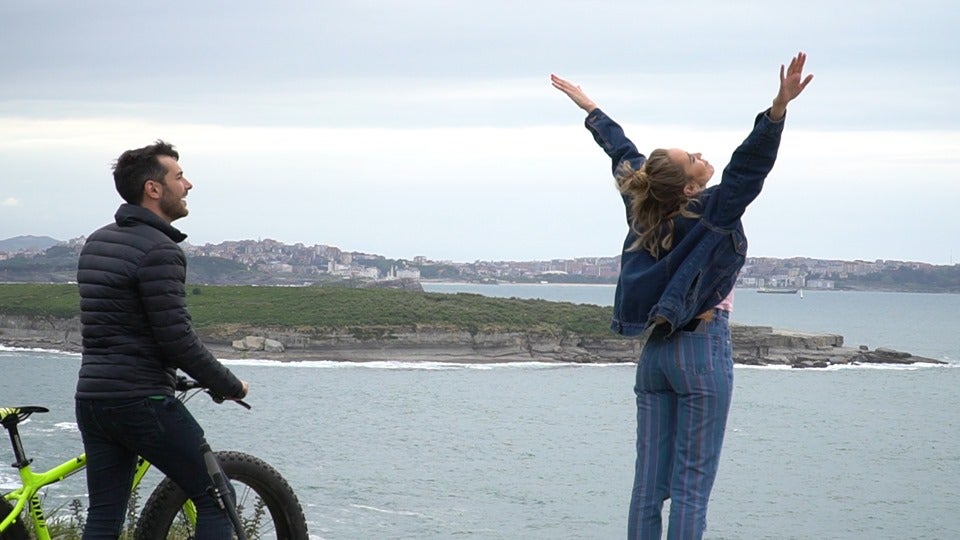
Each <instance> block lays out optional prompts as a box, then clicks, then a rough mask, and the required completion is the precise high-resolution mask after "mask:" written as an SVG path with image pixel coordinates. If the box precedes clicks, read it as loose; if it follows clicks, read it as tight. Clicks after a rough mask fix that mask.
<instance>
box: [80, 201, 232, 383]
mask: <svg viewBox="0 0 960 540" xmlns="http://www.w3.org/2000/svg"><path fill="white" fill-rule="evenodd" d="M115 218H116V223H112V224H110V225H107V226H105V227H103V228H101V229H99V230H97V231H96V232H94V233H93V234H92V235H90V238H88V239H87V242H86V244H84V246H83V250H82V251H81V252H80V262H79V265H78V270H77V282H78V283H79V284H80V322H81V323H82V325H83V362H82V364H81V366H80V377H79V381H78V382H77V393H76V397H77V399H117V398H131V397H145V396H153V395H173V393H174V381H175V374H176V370H177V368H180V369H182V370H183V371H184V372H186V374H187V375H189V376H191V377H193V378H194V379H196V380H198V381H199V382H200V383H202V384H203V385H204V386H207V387H208V388H210V389H211V390H212V391H213V392H215V393H217V394H220V395H222V396H225V397H237V396H239V395H240V393H241V392H242V391H243V390H242V384H241V382H240V380H239V379H237V377H236V376H234V375H233V374H232V373H231V372H230V370H229V369H227V368H226V367H224V366H223V364H221V363H220V362H219V361H217V359H216V358H214V356H213V355H212V354H211V353H210V351H208V350H207V348H206V347H204V346H203V343H202V342H201V341H200V339H199V338H198V337H197V334H196V333H195V332H194V331H193V325H192V323H191V319H190V314H189V313H188V312H187V303H186V294H185V291H184V282H185V280H186V274H187V261H186V258H185V257H184V255H183V251H182V250H181V249H180V246H178V245H177V243H178V242H181V241H183V240H184V239H185V238H186V235H185V234H183V233H182V232H180V231H179V230H177V229H175V228H174V227H172V226H170V225H169V224H168V223H166V222H164V221H163V220H162V219H160V217H159V216H157V215H156V214H154V213H153V212H151V211H150V210H147V209H146V208H142V207H140V206H136V205H132V204H124V205H121V206H120V208H119V209H118V210H117V213H116V216H115Z"/></svg>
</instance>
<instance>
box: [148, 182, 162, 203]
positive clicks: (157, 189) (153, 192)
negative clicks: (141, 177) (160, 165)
mask: <svg viewBox="0 0 960 540" xmlns="http://www.w3.org/2000/svg"><path fill="white" fill-rule="evenodd" d="M162 196H163V191H162V189H161V184H160V182H157V181H156V180H147V181H146V182H144V183H143V198H144V199H154V200H159V199H160V197H162Z"/></svg>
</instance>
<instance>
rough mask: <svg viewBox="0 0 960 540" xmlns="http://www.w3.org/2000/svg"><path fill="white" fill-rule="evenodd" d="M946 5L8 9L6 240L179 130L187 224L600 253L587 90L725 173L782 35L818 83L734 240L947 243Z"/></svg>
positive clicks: (72, 213) (564, 254) (955, 150)
mask: <svg viewBox="0 0 960 540" xmlns="http://www.w3.org/2000/svg"><path fill="white" fill-rule="evenodd" d="M957 28H960V9H958V8H957V5H956V2H955V0H951V1H946V0H944V1H933V0H915V1H912V2H902V1H899V0H898V1H889V0H873V1H870V2H837V1H818V0H813V1H806V2H781V1H778V0H772V1H768V2H763V3H760V2H755V1H754V0H744V1H724V2H715V1H712V0H700V1H691V2H683V1H674V2H666V1H663V2H645V1H638V0H622V1H621V0H608V1H596V2H585V1H584V2H580V1H565V0H524V1H517V0H480V1H456V0H434V1H426V0H407V1H386V0H378V1H354V0H345V1H337V2H335V1H332V0H323V1H317V2H250V1H246V0H240V1H236V0H230V1H226V0H222V1H205V2H192V1H191V2H186V1H167V2H163V3H160V4H157V3H143V2H128V1H110V2H98V1H90V2H83V3H78V2H75V1H72V0H71V1H43V0H40V1H31V2H3V3H0V47H2V50H3V51H4V53H3V54H2V55H0V174H2V178H0V239H3V238H8V237H12V236H18V235H27V234H33V235H47V236H52V237H54V238H58V239H61V240H65V239H69V238H75V237H78V236H83V235H88V234H89V233H90V232H92V231H93V230H94V229H96V228H97V227H99V226H101V225H103V224H105V223H107V222H108V221H110V220H112V216H113V213H114V212H115V210H116V207H117V206H118V205H119V204H120V202H121V200H120V197H119V195H117V193H116V191H115V190H114V187H113V181H112V177H111V173H110V164H111V162H112V161H113V160H114V159H116V157H117V156H118V155H119V154H120V153H121V152H122V151H123V150H125V149H128V148H133V147H140V146H144V145H146V144H149V143H151V142H153V141H154V140H155V139H157V138H163V139H165V140H168V141H170V142H172V143H173V144H175V145H176V146H177V148H178V150H179V151H180V153H181V159H180V163H181V165H182V166H183V168H184V172H185V174H186V175H187V177H188V178H189V179H190V180H191V181H192V182H193V184H194V189H193V190H192V191H191V193H190V196H189V198H188V203H189V207H190V210H191V213H190V215H189V216H188V217H186V218H184V219H182V220H179V221H177V222H176V223H175V225H176V226H177V227H179V228H180V229H182V230H183V231H184V232H185V233H187V234H188V235H189V239H188V241H189V242H191V243H193V244H204V243H219V242H221V241H224V240H240V239H256V238H261V239H265V238H272V239H275V240H278V241H281V242H285V243H290V244H292V243H297V242H302V243H304V244H307V245H313V244H328V245H334V246H338V247H340V248H341V249H344V250H348V251H364V252H368V253H378V254H382V255H385V256H387V257H392V258H413V257H414V256H417V255H424V256H427V257H430V258H434V259H448V260H454V261H473V260H530V259H550V258H572V257H579V256H612V255H616V254H618V253H619V248H620V245H621V242H622V239H623V235H624V232H625V230H626V224H625V220H624V213H623V209H622V204H621V202H620V198H619V196H618V195H617V193H616V191H615V189H614V187H613V180H612V178H611V177H610V175H609V164H608V162H607V158H606V156H605V155H604V154H603V152H602V151H601V150H600V148H599V147H597V146H596V145H595V143H594V142H593V140H592V138H591V137H590V135H589V133H588V132H587V131H586V130H585V129H584V128H583V118H584V114H583V113H582V112H581V111H580V110H579V109H577V108H576V107H575V106H574V105H573V104H572V103H571V102H570V101H569V100H568V99H567V98H566V97H565V96H563V95H562V94H561V93H559V92H558V91H556V90H554V89H553V88H552V87H551V86H550V83H549V75H550V73H552V72H553V73H557V74H559V75H561V76H564V77H566V78H568V79H571V80H573V81H574V82H576V83H577V84H580V85H581V86H582V87H583V88H584V90H585V91H586V92H587V93H588V94H589V95H590V96H591V97H592V98H594V100H595V101H597V103H598V104H599V105H600V107H601V108H603V109H604V110H605V111H606V112H607V113H608V114H610V115H611V116H612V117H614V118H615V119H616V120H618V121H619V122H620V123H621V124H622V125H623V126H624V127H625V129H626V130H627V133H628V135H629V136H630V137H631V138H632V139H633V140H634V142H635V143H636V144H637V145H638V147H640V148H641V150H643V151H649V150H652V149H653V148H656V147H671V146H677V147H681V148H684V149H687V150H689V151H691V152H697V151H699V152H702V153H703V154H704V156H705V157H706V158H707V159H709V160H710V161H712V162H713V163H714V164H715V165H717V169H718V174H717V175H716V176H715V179H714V181H715V182H716V181H719V178H720V174H719V170H720V168H721V167H722V166H723V165H725V164H726V162H727V160H728V158H729V155H730V153H731V152H732V150H733V149H734V148H735V147H736V145H737V144H739V142H740V141H741V140H742V139H743V137H744V136H745V135H746V134H747V132H748V131H749V129H750V127H751V125H752V121H753V117H754V115H755V114H756V113H757V112H759V111H760V110H762V109H764V108H765V107H767V106H768V105H769V102H770V100H771V99H772V98H773V96H774V94H775V93H776V90H777V84H778V78H777V77H778V71H779V67H780V64H782V63H785V62H788V61H789V59H790V57H791V56H792V55H793V54H795V53H796V52H797V51H798V50H803V51H806V52H807V53H808V55H809V59H808V62H807V70H808V71H809V72H811V73H813V74H814V75H815V79H814V81H813V83H811V85H810V86H809V87H808V88H807V90H806V92H805V93H804V94H803V95H801V96H800V98H798V100H797V101H796V102H794V103H793V104H792V105H791V107H790V109H789V111H788V116H787V127H786V131H785V133H784V136H783V142H782V144H781V149H780V157H779V160H778V162H777V165H776V167H775V168H774V170H773V172H772V173H771V174H770V176H769V178H768V180H767V183H766V185H765V187H764V192H763V193H762V194H761V195H760V197H759V198H758V199H757V200H756V201H755V202H754V203H753V204H752V205H751V206H750V208H749V209H748V211H747V214H746V216H745V218H744V224H745V227H746V229H747V236H748V238H749V241H750V252H749V253H750V255H752V256H768V257H794V256H806V257H816V258H827V259H866V260H874V259H895V260H910V261H924V262H930V263H934V264H953V263H954V262H960V220H958V219H957V218H956V217H955V214H956V212H955V209H956V206H957V201H958V200H960V106H958V104H957V103H958V98H960V39H957V36H956V32H957Z"/></svg>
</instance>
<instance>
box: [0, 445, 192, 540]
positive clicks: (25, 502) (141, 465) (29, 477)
mask: <svg viewBox="0 0 960 540" xmlns="http://www.w3.org/2000/svg"><path fill="white" fill-rule="evenodd" d="M86 466H87V455H86V454H80V455H79V456H77V457H75V458H73V459H71V460H70V461H67V462H64V463H62V464H60V465H57V466H56V467H54V468H52V469H50V470H48V471H45V472H42V473H34V472H33V470H32V469H31V468H30V464H29V462H28V463H26V464H24V465H23V466H22V467H20V482H21V484H20V487H19V488H17V489H15V490H13V491H11V492H9V493H4V495H3V498H4V499H6V500H7V501H9V502H10V504H11V505H12V506H13V511H11V512H10V514H8V515H7V516H4V517H3V521H0V533H2V532H3V531H5V530H7V527H9V526H10V525H11V524H13V523H14V522H15V521H16V520H17V519H18V517H19V516H20V515H21V513H22V512H23V510H24V508H29V509H30V512H29V514H30V518H31V520H32V521H33V530H34V533H35V534H36V535H37V540H51V538H50V531H49V529H47V518H46V516H45V515H44V513H43V508H42V507H41V504H40V490H41V489H43V488H44V487H46V486H49V485H51V484H55V483H57V482H60V481H62V480H63V479H65V478H67V477H69V476H72V475H74V474H76V473H78V472H80V471H82V470H83V469H84V467H86ZM149 468H150V463H148V462H147V460H145V459H143V458H140V459H139V460H137V472H136V473H135V474H134V476H133V484H132V486H131V489H136V488H137V486H139V485H140V481H141V480H143V477H144V475H145V474H147V470H148V469H149ZM184 512H185V513H186V515H187V519H189V520H190V522H191V523H196V522H197V510H196V508H195V507H194V506H193V502H192V501H190V500H189V499H188V500H187V503H186V504H185V505H184Z"/></svg>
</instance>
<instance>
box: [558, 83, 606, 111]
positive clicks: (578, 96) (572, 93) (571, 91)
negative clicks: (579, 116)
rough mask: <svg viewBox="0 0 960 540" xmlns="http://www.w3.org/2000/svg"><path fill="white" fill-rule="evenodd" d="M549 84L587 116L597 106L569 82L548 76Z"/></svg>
mask: <svg viewBox="0 0 960 540" xmlns="http://www.w3.org/2000/svg"><path fill="white" fill-rule="evenodd" d="M550 84H552V85H553V87H554V88H556V89H557V90H560V91H561V92H563V93H564V94H566V95H567V97H569V98H570V99H572V100H573V102H574V103H576V104H577V107H580V108H581V109H583V110H585V111H587V114H589V113H590V112H591V111H593V110H594V109H596V108H597V104H596V103H594V102H593V100H592V99H590V98H589V97H587V94H585V93H583V90H581V89H580V87H579V86H577V85H575V84H573V83H571V82H570V81H568V80H566V79H562V78H560V77H558V76H556V75H554V74H550Z"/></svg>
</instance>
